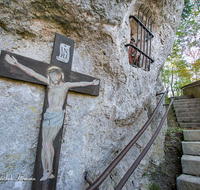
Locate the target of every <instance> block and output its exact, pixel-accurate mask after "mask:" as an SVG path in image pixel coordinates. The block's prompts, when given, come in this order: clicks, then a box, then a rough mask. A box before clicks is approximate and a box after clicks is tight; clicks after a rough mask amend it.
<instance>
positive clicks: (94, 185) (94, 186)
mask: <svg viewBox="0 0 200 190" xmlns="http://www.w3.org/2000/svg"><path fill="white" fill-rule="evenodd" d="M168 89H169V87H168V88H167V89H166V91H165V93H164V94H163V96H162V98H161V99H160V101H159V103H158V104H157V106H156V108H155V109H154V111H153V113H152V115H151V117H150V118H149V119H148V121H147V122H146V123H145V124H144V126H143V127H142V129H141V130H140V131H139V132H138V133H137V134H136V135H135V137H134V138H133V139H132V140H131V141H130V143H129V144H128V145H127V146H126V147H125V148H124V149H123V150H122V152H121V153H120V154H119V155H118V156H117V157H116V158H115V159H114V161H113V162H112V163H111V164H110V165H109V166H108V167H107V168H106V169H105V171H104V172H103V173H102V174H101V176H100V177H99V178H98V179H97V180H96V181H95V182H94V183H92V184H91V185H90V186H89V187H88V188H87V189H86V190H96V189H97V188H98V187H99V186H100V185H101V183H102V182H103V181H104V180H105V179H106V177H107V176H108V175H109V174H110V173H111V171H112V170H113V169H114V168H115V166H116V165H117V164H118V163H119V162H120V161H121V159H122V158H123V157H124V156H125V155H126V153H127V152H128V151H129V150H130V149H131V147H132V146H133V145H134V144H135V143H136V142H137V140H138V139H139V137H140V136H141V135H142V134H143V133H144V131H145V130H146V129H147V127H148V126H149V124H150V123H151V121H152V120H153V118H154V117H155V115H156V113H157V111H158V109H159V107H160V106H161V105H162V102H163V100H164V98H165V96H166V94H167V92H168Z"/></svg>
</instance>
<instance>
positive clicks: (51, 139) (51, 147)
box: [0, 34, 100, 190]
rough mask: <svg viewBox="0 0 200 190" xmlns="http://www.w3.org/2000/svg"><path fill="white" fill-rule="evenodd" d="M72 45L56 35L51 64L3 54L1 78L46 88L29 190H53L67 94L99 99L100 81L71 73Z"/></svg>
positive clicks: (3, 52)
mask: <svg viewBox="0 0 200 190" xmlns="http://www.w3.org/2000/svg"><path fill="white" fill-rule="evenodd" d="M73 49H74V41H73V40H71V39H69V38H67V37H66V36H63V35H60V34H56V37H55V42H54V49H53V54H52V58H51V63H50V64H46V63H43V62H40V61H35V60H33V59H29V58H26V57H23V56H20V55H16V54H13V53H10V52H6V51H2V52H1V56H0V76H3V77H8V78H12V79H17V80H22V81H28V82H32V83H37V84H42V85H46V86H47V91H46V97H45V101H44V108H43V114H42V122H41V127H40V132H39V140H38V147H37V155H36V160H35V168H34V174H33V178H35V181H33V183H32V190H40V189H42V190H53V189H55V188H56V181H57V174H58V165H59V156H60V147H61V138H62V131H63V123H64V117H65V107H66V102H67V94H68V90H71V91H75V92H80V93H85V94H90V95H95V96H98V95H99V85H100V84H99V83H100V80H99V79H95V78H93V77H91V76H87V75H84V74H81V73H77V72H74V71H71V65H72V57H73Z"/></svg>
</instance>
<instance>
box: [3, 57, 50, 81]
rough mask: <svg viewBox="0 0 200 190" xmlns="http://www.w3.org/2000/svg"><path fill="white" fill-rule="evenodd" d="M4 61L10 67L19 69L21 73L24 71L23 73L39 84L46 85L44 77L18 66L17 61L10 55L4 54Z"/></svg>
mask: <svg viewBox="0 0 200 190" xmlns="http://www.w3.org/2000/svg"><path fill="white" fill-rule="evenodd" d="M5 60H6V61H7V62H8V63H9V64H10V65H13V66H16V67H18V68H19V69H21V70H22V71H24V72H25V73H27V74H28V75H30V76H32V77H34V78H36V79H38V80H39V81H41V82H44V83H46V84H48V80H47V78H46V77H44V76H42V75H40V74H38V73H36V72H35V71H34V70H32V69H30V68H28V67H26V66H24V65H22V64H20V63H19V62H18V61H17V59H16V58H15V57H13V56H12V57H11V56H10V55H8V54H6V56H5Z"/></svg>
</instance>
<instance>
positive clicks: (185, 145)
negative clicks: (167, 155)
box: [182, 142, 200, 170]
mask: <svg viewBox="0 0 200 190" xmlns="http://www.w3.org/2000/svg"><path fill="white" fill-rule="evenodd" d="M182 149H183V154H186V155H194V156H200V142H182ZM199 170H200V168H199Z"/></svg>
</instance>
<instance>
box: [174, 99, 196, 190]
mask: <svg viewBox="0 0 200 190" xmlns="http://www.w3.org/2000/svg"><path fill="white" fill-rule="evenodd" d="M173 107H174V109H175V113H176V118H177V121H178V123H179V125H180V126H181V127H183V128H187V129H188V130H183V135H184V141H183V142H182V149H183V156H182V158H181V164H182V172H183V174H182V175H180V176H179V177H178V178H177V190H200V130H198V129H200V98H192V97H191V96H182V97H177V98H175V100H174V103H173ZM194 129H195V130H194Z"/></svg>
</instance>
